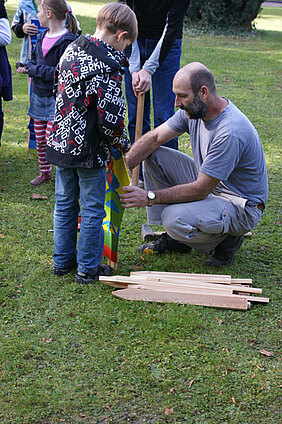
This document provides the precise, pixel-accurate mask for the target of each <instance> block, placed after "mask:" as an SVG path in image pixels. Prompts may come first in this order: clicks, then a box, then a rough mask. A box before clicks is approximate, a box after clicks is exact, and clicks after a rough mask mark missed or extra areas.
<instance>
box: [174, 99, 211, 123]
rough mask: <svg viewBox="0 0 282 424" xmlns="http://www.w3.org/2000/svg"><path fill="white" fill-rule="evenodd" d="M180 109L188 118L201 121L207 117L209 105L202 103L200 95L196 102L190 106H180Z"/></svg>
mask: <svg viewBox="0 0 282 424" xmlns="http://www.w3.org/2000/svg"><path fill="white" fill-rule="evenodd" d="M180 109H182V110H184V111H185V113H186V115H187V116H188V118H190V119H201V118H204V116H206V113H207V109H208V108H207V105H206V104H205V103H204V102H202V100H201V99H200V97H199V95H198V94H196V95H195V97H194V100H192V102H191V103H190V104H189V105H188V106H180Z"/></svg>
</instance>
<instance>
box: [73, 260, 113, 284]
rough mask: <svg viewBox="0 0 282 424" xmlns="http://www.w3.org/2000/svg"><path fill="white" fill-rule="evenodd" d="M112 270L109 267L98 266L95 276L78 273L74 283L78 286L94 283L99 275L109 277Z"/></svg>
mask: <svg viewBox="0 0 282 424" xmlns="http://www.w3.org/2000/svg"><path fill="white" fill-rule="evenodd" d="M112 271H113V268H111V267H110V266H109V265H104V264H102V265H99V267H98V271H97V272H96V273H95V274H89V273H86V272H81V271H78V273H77V274H76V277H75V281H76V282H77V283H79V284H90V283H94V281H97V280H99V277H100V275H107V276H108V275H111V273H112Z"/></svg>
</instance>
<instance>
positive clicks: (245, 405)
mask: <svg viewBox="0 0 282 424" xmlns="http://www.w3.org/2000/svg"><path fill="white" fill-rule="evenodd" d="M72 4H73V7H74V11H75V13H76V14H77V15H78V17H79V20H80V23H81V26H82V28H83V30H84V32H93V31H94V26H95V20H94V19H93V18H91V16H90V14H91V13H92V12H91V13H90V9H89V7H90V6H91V8H93V9H91V10H93V14H94V13H95V5H101V4H103V2H92V3H91V2H87V1H84V2H79V1H76V2H73V3H72ZM6 6H7V10H8V13H9V17H10V19H11V18H12V16H13V13H14V12H15V8H16V0H9V1H8V3H6ZM270 19H271V21H270ZM273 21H275V22H277V23H280V30H279V26H278V25H277V26H276V28H275V27H274V25H273V24H272V23H271V26H270V27H269V25H268V23H269V22H273ZM281 22H282V19H281V9H279V8H271V9H264V10H263V12H262V14H261V16H260V18H259V19H258V20H257V28H258V30H259V31H258V34H257V36H256V37H248V38H242V37H241V38H236V37H223V36H218V37H215V36H206V35H203V36H194V37H191V36H189V35H188V34H185V36H184V40H183V55H182V65H184V64H185V63H188V62H190V61H194V60H196V61H201V62H203V63H204V64H206V65H207V66H208V67H209V68H210V69H211V70H212V71H213V73H214V75H215V77H216V81H217V86H218V90H219V92H220V94H222V95H225V96H226V97H228V98H230V99H231V100H232V101H233V102H234V103H235V104H236V105H237V106H239V108H240V109H241V110H242V111H243V112H244V113H245V114H246V115H247V116H248V117H249V118H250V119H251V121H252V122H253V123H254V125H255V126H256V128H257V129H258V132H259V134H260V137H261V140H262V143H263V146H264V149H265V154H266V161H267V168H268V176H269V188H270V195H269V201H268V203H267V208H266V210H265V212H264V214H263V218H262V220H261V222H260V223H259V225H258V227H257V228H256V229H255V230H254V231H253V236H252V238H250V239H247V240H246V241H245V243H244V244H243V246H242V248H241V249H240V251H239V252H238V254H237V255H236V258H235V261H234V264H233V265H232V267H230V268H224V269H221V270H220V271H217V270H216V269H208V268H206V267H205V266H204V265H203V259H204V258H205V256H204V255H202V254H200V253H196V252H192V254H191V255H180V254H174V253H169V254H165V255H162V256H157V255H156V256H154V255H153V256H149V257H146V258H145V257H143V256H142V255H140V254H138V253H137V252H136V248H137V246H138V244H139V243H140V228H141V224H142V223H143V222H145V220H146V216H145V211H144V210H140V209H136V210H129V211H126V213H125V215H124V220H123V227H122V231H121V236H120V251H119V265H118V268H117V270H116V273H117V274H121V275H128V274H129V272H130V271H131V270H136V269H144V270H163V271H182V272H185V271H186V272H198V273H207V272H210V273H220V274H223V273H228V274H231V275H232V277H234V278H252V279H253V282H254V286H256V287H261V288H262V289H263V295H264V296H269V297H270V299H271V301H270V304H269V305H257V306H254V307H253V308H252V309H251V310H249V311H247V312H237V311H231V310H217V309H209V308H204V307H195V306H189V305H186V306H183V305H177V304H174V305H173V304H151V303H145V302H144V303H143V302H126V301H121V300H118V299H116V298H114V297H113V296H112V295H111V289H110V288H109V287H106V286H100V285H98V284H96V285H91V286H89V287H80V286H78V285H77V284H76V283H75V282H74V277H75V274H74V273H73V274H70V275H68V276H65V277H64V278H58V277H55V276H54V275H53V274H52V272H51V271H52V253H53V241H52V232H50V231H48V230H49V229H52V212H53V208H54V182H52V183H50V184H46V185H43V186H42V187H39V188H32V187H31V186H30V185H29V184H28V182H29V181H30V180H31V179H32V178H33V177H34V176H35V175H37V172H38V165H37V159H36V154H35V152H34V151H30V152H29V153H28V152H27V129H26V124H27V115H26V113H27V107H28V99H27V83H26V78H25V77H24V76H22V75H18V74H16V73H15V62H16V61H17V60H18V58H19V51H20V40H18V39H15V38H13V41H12V44H11V45H10V46H9V47H8V54H9V58H10V62H11V65H12V69H13V82H14V100H13V102H9V103H4V108H5V127H4V133H3V137H2V147H1V150H0V161H1V171H0V172H1V176H0V181H1V183H0V185H1V217H0V218H1V220H0V224H1V229H0V238H1V246H0V249H1V250H0V252H1V277H0V310H1V327H0V338H1V342H0V343H1V344H0V345H1V355H0V374H1V397H0V399H1V400H0V421H1V422H3V423H11V424H18V423H28V424H29V423H34V424H47V423H48V424H49V423H51V424H53V423H56V424H57V423H67V424H74V423H97V424H98V423H114V424H116V423H129V422H130V423H135V424H141V423H154V424H159V423H174V424H175V423H177V424H180V423H191V424H194V423H196V424H198V423H202V424H223V423H224V424H225V423H232V424H247V423H250V424H277V423H278V422H279V415H278V414H279V400H278V390H279V383H278V381H279V380H278V378H279V343H278V340H279V327H280V324H281V316H280V315H279V312H280V309H279V282H280V274H281V268H280V262H279V259H280V258H279V254H280V250H279V243H280V235H281V230H280V229H281V222H280V221H281V218H280V216H279V207H281V203H280V193H279V184H280V180H281V172H280V171H281V169H280V167H279V165H280V163H279V153H280V152H279V150H280V149H279V147H280V146H279V142H280V140H281V86H280V84H281ZM187 141H188V138H187V136H183V137H182V138H181V142H180V145H181V149H182V150H184V151H186V152H189V148H187V146H186V143H187ZM33 192H37V193H41V194H44V195H47V196H48V200H47V201H35V200H31V194H32V193H33ZM262 349H266V350H268V351H272V352H273V356H272V357H266V356H263V355H261V354H260V351H261V350H262ZM172 409H173V411H172ZM166 414H167V415H166Z"/></svg>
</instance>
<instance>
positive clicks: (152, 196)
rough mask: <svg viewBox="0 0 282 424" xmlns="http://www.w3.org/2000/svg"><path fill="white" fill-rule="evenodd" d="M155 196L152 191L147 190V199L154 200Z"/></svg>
mask: <svg viewBox="0 0 282 424" xmlns="http://www.w3.org/2000/svg"><path fill="white" fill-rule="evenodd" d="M155 197H156V195H155V193H154V192H153V191H148V199H150V200H154V198H155Z"/></svg>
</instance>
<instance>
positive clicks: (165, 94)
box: [124, 37, 182, 150]
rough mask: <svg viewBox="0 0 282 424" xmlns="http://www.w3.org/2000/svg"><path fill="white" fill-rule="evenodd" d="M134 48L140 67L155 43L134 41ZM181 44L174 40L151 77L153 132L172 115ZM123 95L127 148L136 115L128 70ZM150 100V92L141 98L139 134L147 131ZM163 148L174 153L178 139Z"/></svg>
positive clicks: (133, 129) (140, 38)
mask: <svg viewBox="0 0 282 424" xmlns="http://www.w3.org/2000/svg"><path fill="white" fill-rule="evenodd" d="M137 40H138V46H139V50H140V59H141V67H142V66H143V65H144V62H145V61H146V60H147V59H148V58H149V57H150V55H151V54H152V52H153V50H154V48H155V47H156V45H157V43H158V40H152V39H148V38H142V37H138V39H137ZM181 44H182V40H181V39H177V40H176V41H175V43H174V44H173V46H172V48H171V50H170V52H169V53H168V55H167V57H166V58H165V60H164V61H163V63H162V64H161V65H160V66H159V68H158V69H157V70H156V72H155V73H154V74H153V76H152V91H153V109H154V128H155V127H158V126H159V125H161V124H163V123H164V122H165V121H167V120H168V119H169V118H170V117H171V116H172V115H174V113H175V110H174V102H175V95H174V93H173V91H172V82H173V78H174V76H175V74H176V72H177V71H178V70H179V67H180V56H181ZM124 81H125V94H126V100H127V104H128V132H129V138H130V141H131V144H132V143H133V142H134V140H135V123H136V112H137V98H136V96H135V95H134V91H133V89H132V78H131V74H130V72H129V69H128V68H125V77H124ZM150 111H151V100H150V91H148V92H147V93H146V94H145V105H144V120H143V134H145V133H146V132H148V131H150V130H151V118H150ZM164 146H167V147H171V148H173V149H176V150H177V149H178V139H177V138H174V139H172V140H170V141H168V142H167V143H165V144H164Z"/></svg>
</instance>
